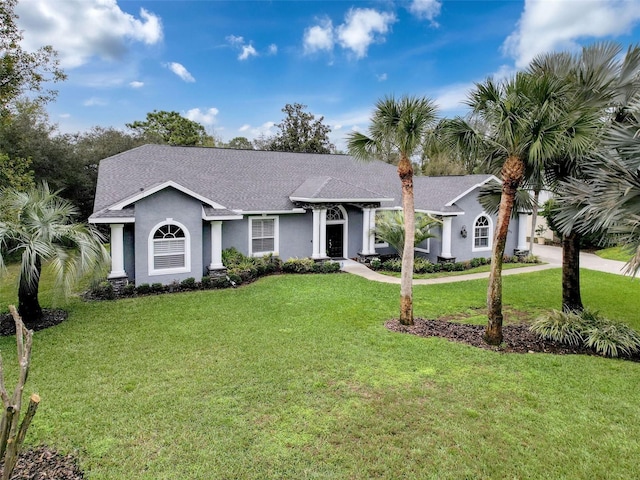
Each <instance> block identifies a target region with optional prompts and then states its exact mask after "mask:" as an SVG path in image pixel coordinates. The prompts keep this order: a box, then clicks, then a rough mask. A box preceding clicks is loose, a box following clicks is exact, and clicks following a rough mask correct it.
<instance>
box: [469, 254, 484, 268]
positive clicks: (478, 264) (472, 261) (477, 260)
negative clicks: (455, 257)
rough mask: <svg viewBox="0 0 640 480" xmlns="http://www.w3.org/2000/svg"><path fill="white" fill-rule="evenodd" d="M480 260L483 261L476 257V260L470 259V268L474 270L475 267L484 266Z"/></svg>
mask: <svg viewBox="0 0 640 480" xmlns="http://www.w3.org/2000/svg"><path fill="white" fill-rule="evenodd" d="M482 260H484V259H483V258H480V257H478V258H472V259H471V260H470V261H469V264H470V265H471V268H476V267H479V266H480V265H484V264H483V263H482Z"/></svg>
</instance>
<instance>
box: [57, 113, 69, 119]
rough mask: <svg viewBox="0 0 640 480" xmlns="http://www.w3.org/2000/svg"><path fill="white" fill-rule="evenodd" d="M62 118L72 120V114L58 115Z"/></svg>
mask: <svg viewBox="0 0 640 480" xmlns="http://www.w3.org/2000/svg"><path fill="white" fill-rule="evenodd" d="M58 116H59V117H60V118H65V119H66V118H71V114H70V113H61V114H60V115H58Z"/></svg>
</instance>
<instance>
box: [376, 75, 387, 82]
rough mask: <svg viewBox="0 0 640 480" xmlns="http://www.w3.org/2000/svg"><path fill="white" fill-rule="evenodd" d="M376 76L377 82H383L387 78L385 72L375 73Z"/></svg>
mask: <svg viewBox="0 0 640 480" xmlns="http://www.w3.org/2000/svg"><path fill="white" fill-rule="evenodd" d="M376 78H377V79H378V81H379V82H385V81H386V80H387V74H386V73H381V74H379V75H376Z"/></svg>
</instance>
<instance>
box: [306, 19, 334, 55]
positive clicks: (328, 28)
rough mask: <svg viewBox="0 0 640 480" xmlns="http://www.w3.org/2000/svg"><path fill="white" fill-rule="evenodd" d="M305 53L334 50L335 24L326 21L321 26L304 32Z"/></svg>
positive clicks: (315, 26)
mask: <svg viewBox="0 0 640 480" xmlns="http://www.w3.org/2000/svg"><path fill="white" fill-rule="evenodd" d="M302 43H303V46H304V53H314V52H318V51H321V50H327V51H331V50H333V24H332V23H331V20H329V19H324V20H322V21H321V24H320V25H314V26H313V27H309V28H307V29H306V30H305V31H304V37H303V40H302Z"/></svg>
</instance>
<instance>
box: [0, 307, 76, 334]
mask: <svg viewBox="0 0 640 480" xmlns="http://www.w3.org/2000/svg"><path fill="white" fill-rule="evenodd" d="M68 316H69V314H68V313H67V312H66V311H65V310H59V309H49V308H43V309H42V319H41V320H40V321H39V322H37V323H33V324H31V323H27V322H25V324H24V325H25V327H27V328H28V329H29V330H33V331H35V332H37V331H38V330H44V329H45V328H49V327H54V326H56V325H59V324H61V323H62V322H64V321H65V320H66V319H67V317H68ZM15 334H16V324H15V322H14V321H13V317H12V316H11V314H10V313H0V337H8V336H10V335H15Z"/></svg>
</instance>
